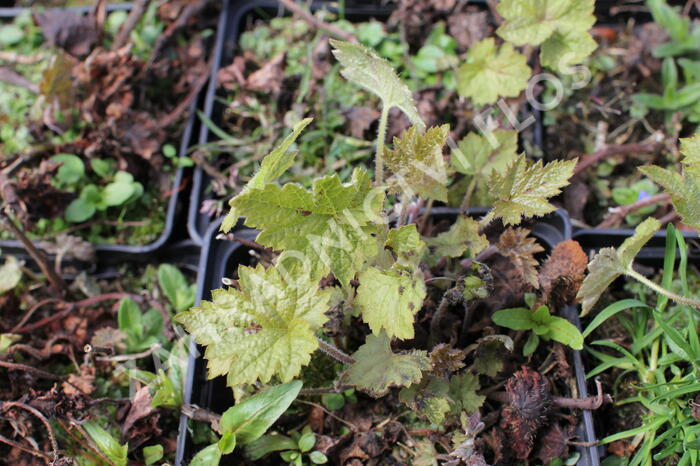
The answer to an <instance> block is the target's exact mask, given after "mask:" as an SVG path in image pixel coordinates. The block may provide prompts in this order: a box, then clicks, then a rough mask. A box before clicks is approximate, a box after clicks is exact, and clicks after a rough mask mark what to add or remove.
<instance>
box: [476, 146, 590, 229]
mask: <svg viewBox="0 0 700 466" xmlns="http://www.w3.org/2000/svg"><path fill="white" fill-rule="evenodd" d="M577 161H578V159H572V160H566V161H559V160H556V161H554V162H550V163H548V164H546V165H542V161H541V160H538V161H537V162H535V163H530V162H528V160H527V159H526V158H525V155H524V154H523V155H520V156H519V157H518V158H517V159H516V160H515V161H514V162H513V163H511V164H510V165H509V166H508V168H507V170H506V171H505V173H503V174H500V173H497V172H493V173H492V174H491V178H490V180H489V185H490V186H491V190H492V192H493V194H494V196H495V198H496V199H497V200H496V202H494V208H493V210H492V211H491V212H490V213H489V215H490V216H495V217H496V218H501V219H502V220H503V223H504V225H506V226H507V225H517V224H518V223H520V222H521V221H522V219H523V218H530V217H537V216H542V215H545V214H548V213H550V212H553V211H554V210H555V207H554V206H553V205H552V204H550V203H549V202H548V201H547V199H549V198H550V197H552V196H556V195H557V194H559V193H560V192H561V188H562V187H564V186H566V185H567V184H568V180H569V178H571V176H572V175H573V173H574V167H576V163H577Z"/></svg>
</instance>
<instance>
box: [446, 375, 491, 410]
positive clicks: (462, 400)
mask: <svg viewBox="0 0 700 466" xmlns="http://www.w3.org/2000/svg"><path fill="white" fill-rule="evenodd" d="M480 388H481V385H480V384H479V377H478V376H476V375H474V374H472V373H470V372H462V373H461V374H457V375H455V376H453V377H452V378H451V379H450V390H449V397H450V398H451V399H452V401H453V402H454V404H453V405H452V413H453V414H459V413H460V412H462V411H465V412H466V413H467V414H472V413H474V412H475V411H477V410H478V409H479V408H481V405H482V404H484V400H486V397H485V396H482V395H479V394H477V391H479V389H480Z"/></svg>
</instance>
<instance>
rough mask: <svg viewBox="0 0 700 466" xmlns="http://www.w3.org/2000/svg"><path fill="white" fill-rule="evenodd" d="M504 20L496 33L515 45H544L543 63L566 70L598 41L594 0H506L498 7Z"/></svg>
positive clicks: (542, 52)
mask: <svg viewBox="0 0 700 466" xmlns="http://www.w3.org/2000/svg"><path fill="white" fill-rule="evenodd" d="M496 9H497V11H498V13H499V14H500V15H501V16H502V17H503V19H504V21H503V24H501V26H500V27H499V28H498V30H497V31H496V33H497V34H498V35H499V36H501V37H502V38H503V39H505V40H507V41H508V42H511V43H513V44H515V45H525V44H530V45H541V46H542V47H541V50H540V60H541V63H542V65H544V66H547V67H549V68H551V69H553V70H555V71H560V72H561V71H565V70H566V69H567V67H569V66H570V65H573V64H577V63H581V61H582V60H583V59H584V58H585V57H587V56H588V55H589V54H590V53H591V52H593V50H595V45H596V44H595V41H594V40H593V38H592V37H591V36H590V34H588V30H589V29H590V28H591V27H592V26H593V24H595V21H596V19H595V16H594V15H593V10H594V0H534V1H532V0H503V1H502V2H500V3H499V4H498V5H497V7H496Z"/></svg>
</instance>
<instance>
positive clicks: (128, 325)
mask: <svg viewBox="0 0 700 466" xmlns="http://www.w3.org/2000/svg"><path fill="white" fill-rule="evenodd" d="M117 317H118V319H117V320H118V322H119V330H121V331H122V332H124V334H126V339H127V344H128V345H129V346H137V345H139V343H140V342H141V340H142V339H143V333H144V325H143V315H142V314H141V309H139V306H138V304H136V302H134V300H133V299H131V298H124V299H122V300H121V302H120V303H119V311H118V312H117Z"/></svg>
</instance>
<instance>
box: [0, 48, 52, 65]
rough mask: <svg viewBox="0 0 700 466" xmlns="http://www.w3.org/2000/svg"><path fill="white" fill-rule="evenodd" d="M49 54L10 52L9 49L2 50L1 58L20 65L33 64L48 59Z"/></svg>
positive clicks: (0, 52) (0, 51)
mask: <svg viewBox="0 0 700 466" xmlns="http://www.w3.org/2000/svg"><path fill="white" fill-rule="evenodd" d="M47 58H48V56H47V55H43V54H37V55H21V54H19V53H17V52H9V51H7V50H0V60H3V61H9V62H12V63H19V64H20V65H31V64H33V63H37V62H40V61H42V60H46V59H47Z"/></svg>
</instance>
